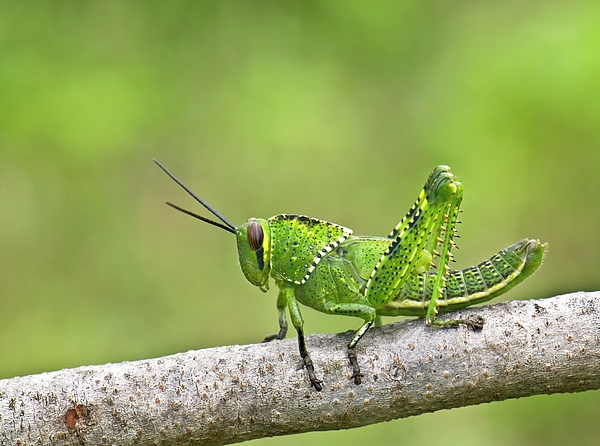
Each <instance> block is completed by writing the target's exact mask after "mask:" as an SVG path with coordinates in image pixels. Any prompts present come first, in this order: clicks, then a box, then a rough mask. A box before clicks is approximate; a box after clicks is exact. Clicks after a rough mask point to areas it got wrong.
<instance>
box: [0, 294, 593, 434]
mask: <svg viewBox="0 0 600 446" xmlns="http://www.w3.org/2000/svg"><path fill="white" fill-rule="evenodd" d="M453 315H456V316H458V317H469V316H471V317H472V316H474V315H480V316H483V318H484V320H485V326H484V328H483V330H481V331H472V330H470V329H467V328H466V327H463V326H461V327H459V328H456V329H437V328H434V327H429V326H426V325H425V324H424V322H423V320H415V321H405V322H399V323H395V324H390V325H386V326H383V327H381V328H374V329H371V330H370V331H369V332H368V333H367V335H366V336H365V337H364V338H363V339H362V340H361V342H360V343H359V346H358V355H359V356H358V358H359V363H360V365H361V367H362V370H363V373H364V375H365V376H364V378H363V384H361V385H359V386H357V385H355V384H354V383H353V382H352V381H351V380H349V377H350V374H351V371H350V367H349V364H348V361H347V358H346V343H347V342H348V340H349V339H350V332H348V333H341V334H334V335H313V336H309V337H308V338H307V344H308V348H309V351H310V352H311V355H312V358H313V361H314V363H315V368H316V372H317V376H318V377H319V378H321V379H323V381H324V389H323V391H322V392H316V391H314V390H313V389H311V388H310V386H309V383H308V380H307V375H306V372H305V370H303V368H302V363H301V359H300V357H299V355H298V348H297V344H296V340H295V339H287V340H284V341H279V342H272V343H269V344H254V345H241V346H240V345H234V346H227V347H218V348H210V349H205V350H199V351H190V352H187V353H180V354H176V355H172V356H167V357H163V358H156V359H150V360H144V361H135V362H124V363H120V364H106V365H100V366H91V367H79V368H76V369H67V370H61V371H57V372H51V373H42V374H40V375H32V376H25V377H17V378H12V379H6V380H0V444H2V445H4V444H7V445H8V444H10V445H13V444H21V445H29V444H32V445H33V444H35V445H46V444H52V445H81V444H94V445H101V444H119V445H132V444H136V445H145V444H159V443H161V444H215V445H216V444H226V443H235V442H241V441H245V440H250V439H253V438H259V437H268V436H276V435H286V434H292V433H298V432H306V431H317V430H328V429H345V428H351V427H356V426H363V425H366V424H372V423H378V422H381V421H386V420H391V419H394V418H402V417H408V416H412V415H418V414H421V413H424V412H433V411H436V410H440V409H449V408H453V407H460V406H467V405H472V404H479V403H484V402H490V401H500V400H504V399H507V398H518V397H523V396H529V395H535V394H550V393H555V392H579V391H583V390H589V389H598V388H600V292H593V293H583V292H580V293H573V294H568V295H563V296H557V297H553V298H548V299H540V300H530V301H511V302H505V303H500V304H497V305H493V306H484V307H479V308H472V309H465V310H462V311H459V312H456V313H454V314H453ZM442 317H448V316H442Z"/></svg>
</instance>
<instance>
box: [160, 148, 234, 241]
mask: <svg viewBox="0 0 600 446" xmlns="http://www.w3.org/2000/svg"><path fill="white" fill-rule="evenodd" d="M154 162H155V163H156V164H157V165H158V167H160V168H161V169H162V170H163V171H164V172H165V173H166V174H167V175H169V176H170V177H171V179H172V180H173V181H175V182H176V183H177V184H179V185H180V186H181V187H182V188H183V189H185V191H186V192H187V193H188V194H190V195H191V196H192V197H194V199H195V200H196V201H197V202H198V203H200V204H201V205H202V206H204V207H205V208H206V209H208V210H209V211H210V212H212V213H213V215H214V216H216V217H217V218H218V219H219V220H221V221H222V222H223V223H225V224H224V225H223V224H221V223H219V222H216V221H213V220H210V219H208V218H206V217H202V216H201V215H198V214H195V213H193V212H191V211H188V210H186V209H183V208H180V207H179V206H176V205H174V204H171V203H169V202H167V204H168V205H169V206H171V207H173V208H175V209H177V210H178V211H181V212H183V213H185V214H188V215H191V216H192V217H195V218H197V219H198V220H202V221H204V222H206V223H210V224H211V225H214V226H217V227H219V228H221V229H225V230H226V231H227V232H231V233H232V234H235V233H236V231H237V227H236V226H235V225H233V224H231V223H230V222H229V220H227V219H226V218H225V217H223V216H222V215H221V214H220V213H219V212H218V211H217V210H215V209H213V207H212V206H211V205H209V204H208V203H207V202H205V201H204V200H203V199H202V198H200V197H199V196H198V195H196V194H195V193H194V192H192V190H191V189H190V188H189V187H187V186H186V185H185V184H183V183H182V182H181V181H179V180H178V179H177V177H176V176H175V175H173V174H172V173H171V172H169V171H168V170H167V168H166V167H165V166H163V165H162V164H161V163H159V162H158V161H157V160H156V159H155V160H154Z"/></svg>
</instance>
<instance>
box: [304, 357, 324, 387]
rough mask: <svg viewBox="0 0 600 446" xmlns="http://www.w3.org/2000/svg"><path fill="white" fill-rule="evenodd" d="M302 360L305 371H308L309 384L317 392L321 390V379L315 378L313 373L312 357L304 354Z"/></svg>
mask: <svg viewBox="0 0 600 446" xmlns="http://www.w3.org/2000/svg"><path fill="white" fill-rule="evenodd" d="M302 361H303V362H304V367H306V371H307V372H308V379H310V385H311V386H313V387H314V388H315V390H316V391H317V392H320V391H321V390H323V381H321V380H320V379H318V378H317V376H316V375H315V366H314V365H313V362H312V359H310V356H308V355H306V356H304V357H303V358H302Z"/></svg>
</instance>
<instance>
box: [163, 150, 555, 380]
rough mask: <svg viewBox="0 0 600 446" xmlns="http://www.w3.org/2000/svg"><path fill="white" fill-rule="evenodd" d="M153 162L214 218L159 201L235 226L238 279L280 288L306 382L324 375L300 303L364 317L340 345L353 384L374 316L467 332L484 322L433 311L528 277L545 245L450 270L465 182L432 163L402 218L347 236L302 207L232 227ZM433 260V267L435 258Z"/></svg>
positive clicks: (282, 322)
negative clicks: (389, 226) (380, 233)
mask: <svg viewBox="0 0 600 446" xmlns="http://www.w3.org/2000/svg"><path fill="white" fill-rule="evenodd" d="M154 161H155V162H156V164H158V166H159V167H160V168H161V169H162V170H163V171H164V172H165V173H166V174H167V175H169V176H170V177H171V178H172V179H173V180H174V181H175V182H177V183H178V184H179V185H180V186H181V187H182V188H184V189H185V190H186V191H187V192H188V193H189V194H190V195H191V196H192V197H194V198H195V199H196V200H197V201H198V202H199V203H201V204H202V205H203V206H204V207H205V208H206V209H208V210H209V211H210V212H211V213H212V214H213V215H215V216H216V217H217V218H218V219H219V220H221V222H222V223H220V222H217V221H213V220H210V219H208V218H206V217H203V216H201V215H198V214H195V213H193V212H191V211H188V210H185V209H183V208H181V207H179V206H176V205H174V204H172V203H169V202H167V204H168V205H169V206H171V207H173V208H175V209H177V210H179V211H181V212H184V213H186V214H188V215H191V216H193V217H195V218H197V219H200V220H202V221H204V222H206V223H209V224H211V225H214V226H217V227H219V228H221V229H224V230H225V231H227V232H231V233H232V234H235V236H236V239H237V248H238V254H239V261H240V265H241V268H242V271H243V273H244V276H245V277H246V279H247V280H248V281H249V282H250V283H252V284H253V285H256V286H257V287H259V288H260V290H261V291H263V292H267V290H268V289H269V277H270V278H272V279H273V281H274V282H275V284H276V285H277V287H278V288H279V295H278V297H277V310H278V313H279V332H278V333H276V334H273V335H270V336H267V337H266V338H265V339H264V341H265V342H268V341H272V340H275V339H283V338H284V337H285V336H286V334H287V329H288V323H287V318H286V308H287V310H288V311H289V314H290V317H291V320H292V324H293V326H294V328H295V329H296V332H297V333H298V347H299V350H300V356H301V357H302V361H303V363H304V367H305V368H306V371H307V373H308V378H309V380H310V383H311V385H312V387H314V388H315V390H317V391H320V390H322V389H323V382H322V381H321V380H319V379H318V378H317V377H316V375H315V368H314V365H313V362H312V360H311V358H310V355H309V353H308V350H307V348H306V343H305V340H304V328H303V325H304V321H303V319H302V315H301V312H300V306H299V304H300V303H301V304H303V305H306V306H308V307H311V308H313V309H315V310H317V311H321V312H323V313H327V314H339V315H346V316H355V317H358V318H361V319H363V320H364V323H363V324H362V325H361V326H360V328H359V329H358V330H357V331H356V332H355V333H354V336H353V337H352V339H351V340H350V342H349V343H348V359H349V361H350V366H351V368H352V375H351V376H350V379H353V380H354V382H355V383H356V384H360V383H361V378H362V377H363V375H362V373H361V371H360V367H359V364H358V361H357V357H356V345H357V344H358V342H359V341H360V339H361V338H362V337H363V336H364V334H365V333H366V332H367V330H368V329H369V328H370V327H371V325H373V324H375V325H380V324H381V316H417V317H423V316H424V317H425V320H426V323H427V324H429V325H433V326H437V327H444V328H449V327H457V326H458V325H459V324H465V325H467V326H469V327H471V328H473V329H474V330H480V329H481V328H482V327H483V320H482V319H481V318H475V319H474V320H461V319H449V320H439V319H436V315H437V314H438V312H439V313H443V312H447V311H451V310H455V309H458V308H463V307H467V306H470V305H473V304H476V303H480V302H485V301H488V300H490V299H493V298H495V297H497V296H499V295H501V294H503V293H505V292H506V291H508V290H509V289H510V288H512V287H514V286H515V285H517V284H519V283H521V282H522V281H523V280H525V279H526V278H527V277H528V276H530V275H531V274H532V273H533V272H534V271H535V270H536V269H537V268H538V267H539V266H540V264H541V262H542V257H543V255H544V252H545V250H546V247H547V244H542V243H540V241H539V240H537V239H528V238H526V239H523V240H521V241H519V242H517V243H515V244H513V245H511V246H509V247H507V248H505V249H503V250H501V251H499V252H498V253H496V254H494V255H493V256H492V257H491V258H489V259H487V260H485V261H483V262H481V263H480V264H479V265H477V266H472V267H469V268H466V269H463V270H458V271H451V270H450V267H449V263H450V262H452V261H454V257H453V254H452V249H455V248H456V245H455V243H454V240H453V239H454V238H457V237H458V234H457V231H456V225H457V223H458V214H459V212H460V204H461V201H462V197H463V185H462V184H461V183H460V182H458V181H457V179H456V177H455V176H454V174H453V173H452V172H451V171H450V168H449V167H448V166H444V165H441V166H438V167H436V168H435V169H434V170H433V172H431V174H430V175H429V178H428V179H427V182H426V183H425V186H424V187H423V190H422V191H421V193H420V194H419V196H418V198H417V200H416V202H415V203H414V205H413V206H412V207H411V208H410V210H409V211H408V213H407V214H406V216H405V217H404V218H403V219H402V221H400V223H398V225H397V226H396V227H395V228H394V229H393V230H392V232H391V233H390V234H389V235H388V236H387V237H374V236H360V235H353V234H352V230H351V229H348V228H345V227H343V226H340V225H337V224H335V223H330V222H327V221H323V220H318V219H316V218H311V217H306V216H303V215H290V214H281V215H276V216H274V217H271V218H269V219H267V220H265V219H261V218H250V219H249V220H248V221H247V222H246V223H244V224H243V225H241V226H240V227H236V226H234V225H233V224H232V223H230V222H229V221H228V220H227V219H226V218H225V217H223V216H222V215H221V214H220V213H219V212H217V211H216V210H215V209H213V208H212V207H211V206H210V205H209V204H208V203H206V202H205V201H204V200H203V199H201V198H200V197H198V196H197V195H196V194H195V193H194V192H192V191H191V190H190V189H189V188H188V187H187V186H186V185H185V184H183V183H182V182H181V181H179V180H178V179H177V178H176V177H175V176H174V175H173V174H171V172H169V171H168V170H167V169H166V168H165V167H164V166H163V165H161V164H160V163H159V162H158V161H156V160H154ZM434 258H438V263H437V266H436V264H435V263H434V262H433V259H434Z"/></svg>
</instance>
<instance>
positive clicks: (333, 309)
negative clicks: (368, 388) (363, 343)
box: [324, 303, 381, 384]
mask: <svg viewBox="0 0 600 446" xmlns="http://www.w3.org/2000/svg"><path fill="white" fill-rule="evenodd" d="M324 310H325V312H326V313H328V314H338V315H342V316H354V317H359V318H361V319H363V320H364V321H365V322H364V323H363V324H362V325H361V326H360V328H359V329H358V330H356V332H355V333H354V336H352V339H351V340H350V342H349V343H348V360H349V361H350V366H351V367H352V376H351V377H350V379H353V380H354V383H355V384H360V383H361V382H362V377H363V374H362V373H361V371H360V366H359V365H358V359H357V357H356V344H358V341H360V339H361V338H362V337H363V336H364V334H365V333H366V332H367V331H368V330H369V328H370V327H371V325H372V324H373V323H377V321H379V322H380V323H381V318H379V317H378V316H377V314H376V313H375V309H374V308H373V307H370V306H368V305H363V304H352V303H346V304H333V303H332V304H328V305H326V307H325V308H324Z"/></svg>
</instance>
